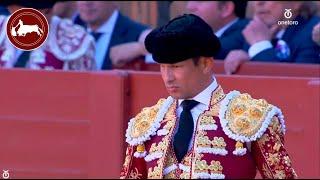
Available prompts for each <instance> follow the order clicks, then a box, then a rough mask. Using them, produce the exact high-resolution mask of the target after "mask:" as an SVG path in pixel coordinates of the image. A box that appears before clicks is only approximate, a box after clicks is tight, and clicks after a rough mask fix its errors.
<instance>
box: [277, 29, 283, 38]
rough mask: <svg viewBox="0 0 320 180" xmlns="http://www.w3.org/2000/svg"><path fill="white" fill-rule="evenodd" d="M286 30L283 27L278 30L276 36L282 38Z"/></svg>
mask: <svg viewBox="0 0 320 180" xmlns="http://www.w3.org/2000/svg"><path fill="white" fill-rule="evenodd" d="M284 32H285V29H281V30H280V31H279V32H277V34H276V38H278V39H281V38H282V36H283V34H284Z"/></svg>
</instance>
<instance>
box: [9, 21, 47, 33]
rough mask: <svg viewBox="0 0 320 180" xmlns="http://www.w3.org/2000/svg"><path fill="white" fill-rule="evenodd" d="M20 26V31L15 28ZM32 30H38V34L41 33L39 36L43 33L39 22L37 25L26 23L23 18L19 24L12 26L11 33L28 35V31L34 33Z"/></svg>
mask: <svg viewBox="0 0 320 180" xmlns="http://www.w3.org/2000/svg"><path fill="white" fill-rule="evenodd" d="M18 26H20V27H19V29H18V31H17V32H16V31H15V28H16V27H18ZM32 32H36V33H37V35H39V36H41V35H42V34H43V31H42V29H41V28H39V26H38V25H37V24H36V25H24V24H23V22H22V20H21V19H19V23H18V24H17V26H15V27H12V28H11V35H12V36H17V34H18V36H26V34H27V33H32ZM40 32H41V33H42V34H41V33H40Z"/></svg>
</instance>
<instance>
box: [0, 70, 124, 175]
mask: <svg viewBox="0 0 320 180" xmlns="http://www.w3.org/2000/svg"><path fill="white" fill-rule="evenodd" d="M126 76H127V75H126V73H125V72H120V71H114V72H106V73H98V72H97V73H85V72H61V71H50V72H48V71H29V70H0V141H1V148H0V170H9V173H10V178H118V177H119V172H120V164H121V162H122V160H123V146H124V144H123V143H124V139H123V138H122V137H123V134H124V131H123V123H122V120H123V119H124V118H127V117H126V116H125V112H126V110H125V108H124V107H125V106H124V104H125V97H124V95H126V94H127V90H126V88H127V87H128V86H127V85H126V78H125V77H126Z"/></svg>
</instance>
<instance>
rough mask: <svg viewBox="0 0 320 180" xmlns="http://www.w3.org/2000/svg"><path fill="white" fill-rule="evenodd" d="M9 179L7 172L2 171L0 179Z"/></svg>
mask: <svg viewBox="0 0 320 180" xmlns="http://www.w3.org/2000/svg"><path fill="white" fill-rule="evenodd" d="M9 177H10V174H9V170H3V173H2V178H3V179H9Z"/></svg>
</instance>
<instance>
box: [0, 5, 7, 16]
mask: <svg viewBox="0 0 320 180" xmlns="http://www.w3.org/2000/svg"><path fill="white" fill-rule="evenodd" d="M0 15H6V16H7V15H9V11H8V9H7V8H6V7H3V6H0Z"/></svg>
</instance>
